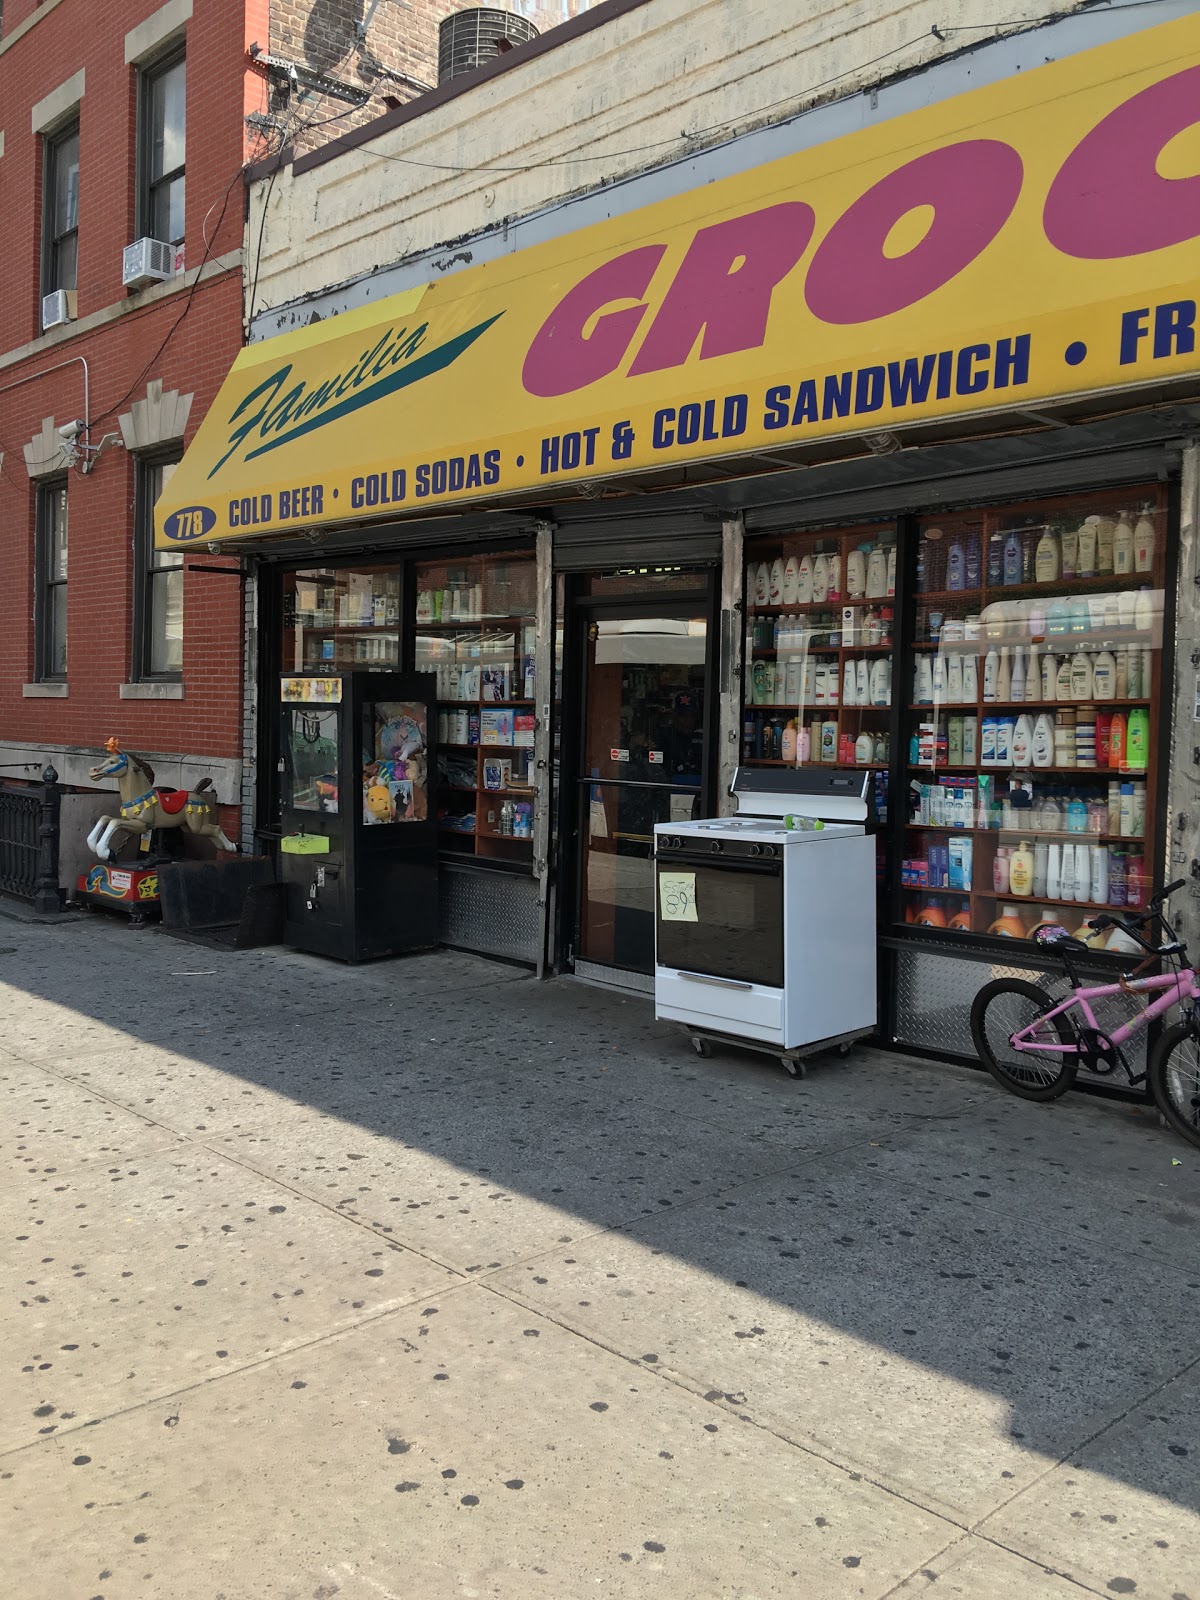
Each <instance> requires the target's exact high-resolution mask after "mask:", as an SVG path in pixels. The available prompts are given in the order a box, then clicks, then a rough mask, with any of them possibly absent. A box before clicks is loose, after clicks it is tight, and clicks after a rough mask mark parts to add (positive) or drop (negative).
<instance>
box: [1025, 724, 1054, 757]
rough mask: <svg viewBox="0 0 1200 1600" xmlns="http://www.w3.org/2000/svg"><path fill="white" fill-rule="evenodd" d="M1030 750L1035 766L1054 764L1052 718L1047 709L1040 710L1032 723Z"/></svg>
mask: <svg viewBox="0 0 1200 1600" xmlns="http://www.w3.org/2000/svg"><path fill="white" fill-rule="evenodd" d="M1030 752H1031V755H1032V759H1033V765H1034V766H1035V767H1052V766H1053V765H1054V720H1053V718H1052V717H1051V716H1050V713H1049V712H1048V711H1043V712H1041V713H1040V714H1039V715H1038V717H1037V718H1036V720H1035V722H1034V724H1033V737H1032V739H1031V740H1030Z"/></svg>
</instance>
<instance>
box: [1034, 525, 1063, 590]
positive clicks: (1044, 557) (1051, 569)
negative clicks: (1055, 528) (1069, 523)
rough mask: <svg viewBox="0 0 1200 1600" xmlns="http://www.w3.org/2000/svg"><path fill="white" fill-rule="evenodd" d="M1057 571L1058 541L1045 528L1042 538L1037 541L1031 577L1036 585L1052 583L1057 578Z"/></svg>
mask: <svg viewBox="0 0 1200 1600" xmlns="http://www.w3.org/2000/svg"><path fill="white" fill-rule="evenodd" d="M1058 569H1059V561H1058V540H1057V539H1056V538H1055V537H1054V535H1053V533H1052V532H1051V531H1050V529H1049V528H1048V527H1047V528H1045V529H1043V531H1042V537H1041V538H1040V539H1039V540H1038V545H1037V552H1036V554H1035V556H1034V563H1033V575H1034V577H1035V578H1036V579H1037V581H1038V583H1053V582H1054V580H1055V578H1057V577H1058Z"/></svg>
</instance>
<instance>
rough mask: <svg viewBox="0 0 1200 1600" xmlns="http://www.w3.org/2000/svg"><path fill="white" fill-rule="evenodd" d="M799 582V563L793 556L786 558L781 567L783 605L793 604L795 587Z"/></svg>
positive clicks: (794, 601)
mask: <svg viewBox="0 0 1200 1600" xmlns="http://www.w3.org/2000/svg"><path fill="white" fill-rule="evenodd" d="M799 583H800V563H799V561H797V560H796V557H795V556H789V557H788V558H787V566H786V567H784V569H783V603H784V605H785V606H794V605H795V603H796V589H797V587H798V586H799Z"/></svg>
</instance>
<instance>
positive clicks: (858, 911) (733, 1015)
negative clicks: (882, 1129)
mask: <svg viewBox="0 0 1200 1600" xmlns="http://www.w3.org/2000/svg"><path fill="white" fill-rule="evenodd" d="M870 781H871V778H870V774H867V773H858V772H838V771H834V772H821V771H814V770H812V769H809V768H802V769H794V770H792V769H784V770H775V769H769V768H748V767H739V769H738V771H737V774H736V776H735V778H734V783H733V791H732V792H733V795H734V797H735V799H736V800H737V804H738V815H737V816H734V817H713V818H707V819H701V820H700V821H696V822H679V823H659V824H658V825H657V826H656V827H655V830H654V833H655V877H656V896H657V901H656V908H655V911H656V914H655V989H654V993H655V1014H656V1016H658V1017H660V1018H663V1019H665V1020H669V1021H675V1022H680V1023H682V1024H683V1025H684V1026H685V1027H687V1028H688V1029H689V1030H694V1034H695V1037H696V1038H697V1040H698V1039H699V1038H700V1036H702V1035H705V1036H709V1035H714V1034H715V1035H717V1036H723V1037H727V1038H729V1039H730V1040H731V1042H737V1043H744V1044H753V1045H754V1046H755V1047H756V1048H759V1049H762V1048H769V1049H780V1050H787V1051H791V1050H796V1049H799V1048H803V1047H810V1048H819V1047H820V1044H821V1042H822V1041H833V1040H841V1039H845V1038H846V1037H856V1036H859V1035H861V1034H863V1033H869V1032H870V1031H871V1030H872V1029H873V1028H874V1026H875V1013H876V1007H875V846H874V840H873V839H871V838H869V837H868V836H867V833H866V829H865V821H866V815H867V808H866V792H867V784H868V783H869V782H870ZM801 846H803V847H804V848H803V849H802V848H801ZM698 1047H699V1045H698Z"/></svg>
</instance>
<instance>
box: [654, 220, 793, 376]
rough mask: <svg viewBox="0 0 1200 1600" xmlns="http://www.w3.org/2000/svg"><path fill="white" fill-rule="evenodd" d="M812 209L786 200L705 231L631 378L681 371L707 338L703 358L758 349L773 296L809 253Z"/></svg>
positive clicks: (669, 292)
mask: <svg viewBox="0 0 1200 1600" xmlns="http://www.w3.org/2000/svg"><path fill="white" fill-rule="evenodd" d="M815 220H816V219H815V217H814V214H813V209H812V207H811V206H807V205H805V204H804V203H803V202H802V201H800V200H785V201H783V202H782V203H781V204H779V205H775V206H767V207H765V208H764V209H763V210H762V211H751V212H749V213H748V214H747V215H746V216H744V217H731V218H730V219H729V220H728V221H727V222H716V223H714V224H713V225H712V227H710V228H701V229H700V230H699V232H698V233H697V234H696V236H695V238H694V239H693V240H692V242H691V244H690V245H689V246H688V252H687V255H686V256H684V258H683V261H682V262H681V264H680V267H679V271H678V272H677V273H676V274H675V278H674V280H673V282H672V284H671V287H670V288H669V289H668V290H667V293H666V298H665V299H664V300H663V303H662V306H661V307H660V309H659V312H658V315H657V316H656V317H655V319H654V321H653V323H651V325H650V331H649V333H648V334H647V335H646V338H645V341H644V343H643V344H642V347H641V349H640V350H639V351H638V353H637V355H636V356H635V357H634V361H633V365H632V366H631V367H630V369H629V375H630V377H636V376H637V375H638V374H639V373H642V372H662V371H664V370H666V369H667V368H669V367H681V366H682V365H683V363H684V362H685V361H686V360H687V359H688V357H689V356H690V355H691V353H692V351H693V349H694V348H695V345H696V340H697V339H698V338H700V337H701V335H703V340H702V343H701V345H700V359H701V360H702V361H710V360H711V359H712V358H713V357H714V356H725V355H730V354H732V353H733V352H734V351H736V350H756V349H757V348H758V347H759V346H760V345H761V344H762V342H763V340H764V339H765V338H766V334H767V318H768V316H769V314H770V310H771V295H772V293H773V291H774V289H775V287H776V285H777V284H779V283H780V282H781V281H782V280H783V279H784V278H786V277H787V275H788V273H789V272H790V271H791V270H792V268H793V267H794V266H795V265H796V263H797V262H798V261H799V259H800V257H801V256H802V255H803V254H804V252H805V250H807V249H808V241H809V240H810V239H811V238H812V231H813V223H814V221H815Z"/></svg>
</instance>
